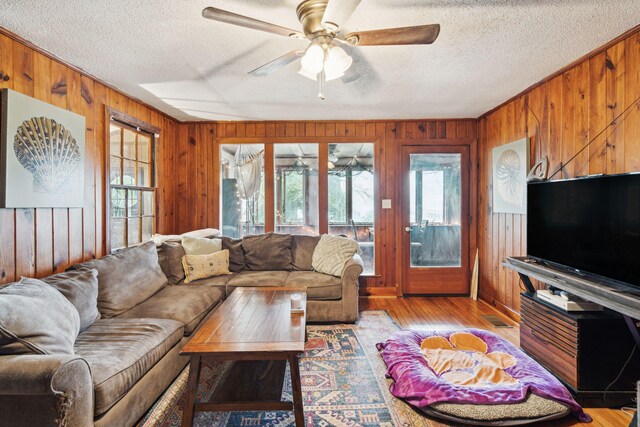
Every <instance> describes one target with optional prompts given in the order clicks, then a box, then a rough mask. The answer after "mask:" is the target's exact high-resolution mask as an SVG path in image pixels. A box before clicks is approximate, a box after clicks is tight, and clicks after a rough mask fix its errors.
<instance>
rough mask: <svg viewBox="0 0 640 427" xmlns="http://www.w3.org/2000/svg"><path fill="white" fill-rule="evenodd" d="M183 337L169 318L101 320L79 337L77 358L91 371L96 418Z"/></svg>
mask: <svg viewBox="0 0 640 427" xmlns="http://www.w3.org/2000/svg"><path fill="white" fill-rule="evenodd" d="M182 336H183V327H182V323H180V322H178V321H176V320H169V319H121V318H113V319H100V320H98V321H97V322H95V323H94V324H93V325H91V326H90V327H89V328H87V330H85V331H84V332H81V333H80V335H78V339H77V340H76V344H75V353H76V355H78V356H80V357H82V358H83V359H85V360H86V361H87V363H88V364H89V367H90V368H91V375H92V377H93V387H94V400H95V402H94V415H95V416H99V415H101V414H103V413H105V412H106V411H107V410H108V409H109V408H111V407H112V406H113V405H114V404H115V403H116V402H117V401H118V400H120V399H121V398H122V396H124V395H125V394H126V393H127V391H129V389H131V387H133V386H134V385H135V383H136V382H138V380H139V379H140V378H142V376H143V375H144V374H146V373H147V372H148V371H149V369H151V368H152V367H153V366H154V365H155V364H156V363H157V362H158V361H159V360H160V359H162V357H163V356H164V355H165V354H166V353H167V352H168V351H169V350H170V349H171V348H172V347H173V346H174V345H176V344H177V343H178V342H179V341H180V339H181V338H182Z"/></svg>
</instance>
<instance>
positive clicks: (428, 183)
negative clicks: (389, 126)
mask: <svg viewBox="0 0 640 427" xmlns="http://www.w3.org/2000/svg"><path fill="white" fill-rule="evenodd" d="M403 157H404V173H405V184H406V185H405V189H404V190H405V191H404V195H405V197H404V198H405V200H404V207H405V209H404V210H405V212H404V214H403V217H404V218H405V224H406V225H405V229H404V232H403V233H404V237H403V248H404V269H405V272H404V273H405V274H404V279H405V280H404V292H405V293H409V294H411V293H414V294H461V293H467V292H468V285H469V284H468V278H469V275H468V268H469V264H468V253H469V251H468V248H469V237H468V236H469V232H468V231H469V222H468V217H469V215H468V212H469V181H468V179H469V177H468V171H469V168H468V164H469V161H468V149H467V148H466V147H405V148H404V155H403Z"/></svg>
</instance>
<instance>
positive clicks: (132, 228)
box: [127, 218, 142, 246]
mask: <svg viewBox="0 0 640 427" xmlns="http://www.w3.org/2000/svg"><path fill="white" fill-rule="evenodd" d="M127 225H128V227H127V232H128V234H127V244H128V246H131V245H135V244H136V243H140V242H142V240H141V237H140V218H129V219H128V220H127Z"/></svg>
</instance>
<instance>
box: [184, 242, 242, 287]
mask: <svg viewBox="0 0 640 427" xmlns="http://www.w3.org/2000/svg"><path fill="white" fill-rule="evenodd" d="M182 266H183V267H184V271H185V274H186V275H187V277H186V278H185V279H184V283H191V282H193V281H194V280H198V279H206V278H208V277H214V276H224V275H229V274H231V272H230V271H229V250H228V249H223V250H221V251H219V252H214V253H212V254H207V255H185V256H183V257H182Z"/></svg>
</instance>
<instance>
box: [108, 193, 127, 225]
mask: <svg viewBox="0 0 640 427" xmlns="http://www.w3.org/2000/svg"><path fill="white" fill-rule="evenodd" d="M126 197H127V190H123V189H121V188H112V189H111V216H112V217H114V218H115V217H120V218H122V217H124V216H126V210H125V206H126Z"/></svg>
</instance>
